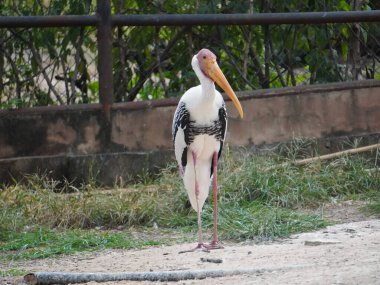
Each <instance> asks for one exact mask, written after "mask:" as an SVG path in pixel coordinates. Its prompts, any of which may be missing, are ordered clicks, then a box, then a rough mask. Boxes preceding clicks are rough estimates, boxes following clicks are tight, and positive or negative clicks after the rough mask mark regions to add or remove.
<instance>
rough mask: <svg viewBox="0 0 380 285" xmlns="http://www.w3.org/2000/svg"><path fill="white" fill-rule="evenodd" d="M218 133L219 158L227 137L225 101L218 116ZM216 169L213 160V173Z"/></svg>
mask: <svg viewBox="0 0 380 285" xmlns="http://www.w3.org/2000/svg"><path fill="white" fill-rule="evenodd" d="M217 125H218V126H219V127H218V133H217V136H216V137H217V139H218V140H219V141H220V148H219V152H218V160H219V158H220V156H221V154H222V150H223V144H224V139H225V137H226V131H227V111H226V105H225V104H224V103H223V106H222V107H221V108H220V109H219V118H218V124H217ZM213 171H214V160H212V162H211V175H212V173H213Z"/></svg>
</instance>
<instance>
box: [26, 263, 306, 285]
mask: <svg viewBox="0 0 380 285" xmlns="http://www.w3.org/2000/svg"><path fill="white" fill-rule="evenodd" d="M299 268H303V267H301V266H288V267H284V268H257V269H236V270H223V269H214V270H194V271H161V272H114V273H101V272H87V273H85V272H83V273H70V272H36V273H29V274H27V275H25V276H24V281H25V283H26V284H28V285H50V284H76V283H86V282H91V281H95V282H109V281H127V280H128V281H181V280H190V279H205V278H217V277H225V276H232V275H243V274H248V275H251V274H261V273H264V272H272V271H278V270H290V269H299Z"/></svg>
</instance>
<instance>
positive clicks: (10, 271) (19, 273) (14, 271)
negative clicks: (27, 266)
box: [0, 268, 28, 277]
mask: <svg viewBox="0 0 380 285" xmlns="http://www.w3.org/2000/svg"><path fill="white" fill-rule="evenodd" d="M27 273H28V272H27V271H24V270H20V269H15V268H13V269H8V270H4V271H3V270H0V277H15V276H25V274H27Z"/></svg>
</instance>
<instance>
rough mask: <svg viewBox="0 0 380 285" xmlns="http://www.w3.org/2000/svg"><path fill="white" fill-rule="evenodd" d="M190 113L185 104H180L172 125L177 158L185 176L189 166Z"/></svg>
mask: <svg viewBox="0 0 380 285" xmlns="http://www.w3.org/2000/svg"><path fill="white" fill-rule="evenodd" d="M189 127H190V113H189V111H188V109H187V108H186V104H185V102H180V103H179V104H178V107H177V109H176V111H175V114H174V118H173V125H172V135H173V145H174V152H175V157H176V159H177V162H178V165H179V167H180V170H181V173H182V174H183V172H184V168H185V167H186V164H187V147H188V145H189V144H190V142H189Z"/></svg>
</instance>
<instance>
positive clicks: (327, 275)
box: [0, 204, 380, 285]
mask: <svg viewBox="0 0 380 285" xmlns="http://www.w3.org/2000/svg"><path fill="white" fill-rule="evenodd" d="M355 209H356V207H351V206H350V205H349V204H348V205H343V206H339V207H336V206H334V207H331V208H330V209H326V214H327V215H331V217H330V218H335V219H336V220H339V221H341V222H343V223H341V224H338V225H334V226H330V227H327V228H325V229H322V230H319V231H316V232H311V233H303V234H297V235H293V236H291V237H290V238H288V239H282V240H277V241H273V242H266V243H259V244H257V243H253V242H250V241H247V242H244V243H229V242H227V243H224V246H225V248H224V249H220V250H214V251H211V252H210V253H205V252H192V253H183V254H179V253H178V252H179V251H181V250H184V249H190V248H192V247H193V246H194V244H178V245H173V246H159V247H151V248H146V249H142V250H105V251H99V252H95V253H85V254H76V255H71V256H65V257H61V258H54V259H53V258H51V259H43V260H35V261H27V262H25V261H24V262H19V263H16V262H11V263H8V264H3V265H2V266H1V267H3V266H5V268H4V269H5V270H7V269H9V268H18V269H22V270H26V271H30V272H36V271H70V272H121V271H138V272H141V271H150V272H160V271H190V270H212V269H222V270H231V269H250V270H254V272H253V273H252V274H243V275H234V276H226V277H220V278H206V279H201V280H184V281H179V282H158V283H159V284H234V283H235V284H380V220H379V219H368V217H367V218H366V217H365V216H362V215H361V214H359V213H358V212H357V211H356V210H355ZM363 219H367V220H363ZM205 258H206V259H209V260H211V261H212V260H219V262H220V261H221V263H214V262H209V261H205V260H204V259H205ZM202 259H203V261H202ZM153 283H157V282H148V281H141V282H137V281H120V282H105V283H101V284H105V285H120V284H153ZM0 284H12V285H13V284H23V281H22V278H21V277H13V278H10V277H7V278H0ZM86 284H88V285H95V284H98V283H96V282H89V283H86Z"/></svg>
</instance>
